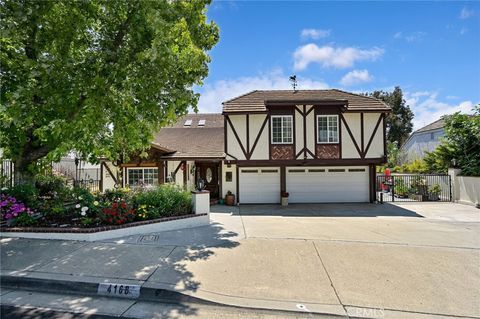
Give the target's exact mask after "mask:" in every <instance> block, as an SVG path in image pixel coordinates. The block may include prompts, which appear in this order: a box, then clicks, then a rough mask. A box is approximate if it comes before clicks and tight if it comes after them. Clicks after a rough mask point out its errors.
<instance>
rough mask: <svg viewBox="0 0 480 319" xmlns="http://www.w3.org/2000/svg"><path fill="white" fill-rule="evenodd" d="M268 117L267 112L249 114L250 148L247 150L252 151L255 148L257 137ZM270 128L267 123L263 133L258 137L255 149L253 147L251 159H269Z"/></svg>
mask: <svg viewBox="0 0 480 319" xmlns="http://www.w3.org/2000/svg"><path fill="white" fill-rule="evenodd" d="M266 117H267V115H266V114H251V115H250V116H249V131H250V137H249V138H250V141H249V142H250V145H249V146H250V149H249V150H247V152H250V151H251V150H252V149H253V144H254V143H255V139H256V138H257V136H258V133H259V132H260V129H261V128H262V125H263V123H264V121H265V119H266ZM268 129H269V127H268V123H266V124H265V127H264V128H263V131H262V134H261V135H260V138H259V139H258V142H257V145H256V146H255V149H253V153H252V157H251V159H268V147H269V143H268Z"/></svg>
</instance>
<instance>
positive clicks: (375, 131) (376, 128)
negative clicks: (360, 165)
mask: <svg viewBox="0 0 480 319" xmlns="http://www.w3.org/2000/svg"><path fill="white" fill-rule="evenodd" d="M381 121H382V115H381V114H380V116H379V117H378V120H377V124H376V125H375V128H374V129H373V133H372V135H371V136H370V139H369V140H368V143H367V147H366V148H365V150H364V151H363V158H365V157H366V156H367V153H368V149H369V148H370V145H371V144H372V142H373V139H374V138H375V134H377V130H378V127H379V126H380V122H381Z"/></svg>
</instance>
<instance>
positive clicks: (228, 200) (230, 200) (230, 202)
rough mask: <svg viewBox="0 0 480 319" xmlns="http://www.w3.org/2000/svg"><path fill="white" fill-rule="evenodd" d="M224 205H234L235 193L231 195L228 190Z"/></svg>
mask: <svg viewBox="0 0 480 319" xmlns="http://www.w3.org/2000/svg"><path fill="white" fill-rule="evenodd" d="M225 205H227V206H233V205H235V195H233V194H232V192H231V191H228V192H227V195H225Z"/></svg>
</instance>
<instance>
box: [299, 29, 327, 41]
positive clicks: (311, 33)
mask: <svg viewBox="0 0 480 319" xmlns="http://www.w3.org/2000/svg"><path fill="white" fill-rule="evenodd" d="M330 33H331V30H322V29H303V30H302V32H300V36H301V37H302V39H314V40H317V39H320V38H326V37H328V36H330Z"/></svg>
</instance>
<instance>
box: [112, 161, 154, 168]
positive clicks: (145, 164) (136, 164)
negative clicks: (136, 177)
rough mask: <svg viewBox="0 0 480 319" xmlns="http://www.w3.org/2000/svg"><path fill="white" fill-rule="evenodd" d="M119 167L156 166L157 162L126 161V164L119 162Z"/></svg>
mask: <svg viewBox="0 0 480 319" xmlns="http://www.w3.org/2000/svg"><path fill="white" fill-rule="evenodd" d="M120 167H157V163H156V162H148V163H128V164H121V165H120Z"/></svg>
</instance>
